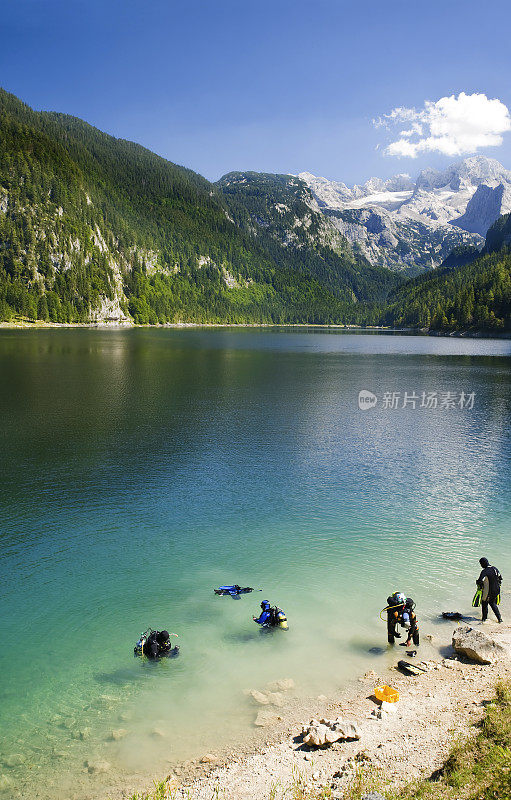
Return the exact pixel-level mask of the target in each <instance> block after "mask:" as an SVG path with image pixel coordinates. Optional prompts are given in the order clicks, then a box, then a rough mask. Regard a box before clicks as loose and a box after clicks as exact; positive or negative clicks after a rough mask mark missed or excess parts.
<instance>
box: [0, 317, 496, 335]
mask: <svg viewBox="0 0 511 800" xmlns="http://www.w3.org/2000/svg"><path fill="white" fill-rule="evenodd" d="M80 328H83V329H99V330H115V331H119V330H132V329H134V328H154V329H161V328H175V329H178V330H179V329H186V328H188V329H189V328H319V329H321V330H344V331H361V332H363V331H375V332H381V333H397V334H413V335H417V336H438V337H442V338H446V337H447V338H451V339H511V331H503V332H502V333H499V332H496V331H484V330H480V331H479V330H463V331H430V330H427V329H424V328H392V327H390V326H387V325H354V324H342V323H335V322H328V323H322V322H164V323H162V324H157V325H152V324H146V325H141V324H137V323H134V322H113V321H112V322H43V321H42V320H28V319H27V320H15V321H11V322H0V330H52V329H80Z"/></svg>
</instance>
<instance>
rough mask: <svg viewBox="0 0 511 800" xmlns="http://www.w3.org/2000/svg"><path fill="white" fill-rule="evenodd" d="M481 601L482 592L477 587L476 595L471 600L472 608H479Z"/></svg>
mask: <svg viewBox="0 0 511 800" xmlns="http://www.w3.org/2000/svg"><path fill="white" fill-rule="evenodd" d="M482 599H483V590H482V589H481V588H480V587H479V586H478V587H477V589H476V593H475V595H474V597H473V599H472V608H479V606H480V605H481V600H482Z"/></svg>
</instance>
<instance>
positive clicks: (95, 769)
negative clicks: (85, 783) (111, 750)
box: [85, 759, 110, 775]
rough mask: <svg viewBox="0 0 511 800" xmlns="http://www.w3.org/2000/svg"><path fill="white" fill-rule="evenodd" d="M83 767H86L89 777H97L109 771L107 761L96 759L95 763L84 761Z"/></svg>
mask: <svg viewBox="0 0 511 800" xmlns="http://www.w3.org/2000/svg"><path fill="white" fill-rule="evenodd" d="M85 766H86V767H87V770H88V771H89V772H90V774H91V775H92V774H97V775H99V774H102V773H104V772H108V770H109V769H110V764H109V763H108V761H102V760H101V759H98V760H97V761H86V762H85Z"/></svg>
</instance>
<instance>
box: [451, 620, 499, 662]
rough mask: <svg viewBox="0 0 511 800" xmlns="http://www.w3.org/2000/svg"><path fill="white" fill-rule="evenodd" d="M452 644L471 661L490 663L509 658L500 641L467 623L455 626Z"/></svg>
mask: <svg viewBox="0 0 511 800" xmlns="http://www.w3.org/2000/svg"><path fill="white" fill-rule="evenodd" d="M452 646H453V647H454V649H455V650H456V652H457V653H461V654H462V655H464V656H467V658H470V659H471V660H472V661H478V662H479V663H480V664H492V663H493V662H494V661H498V660H500V659H503V658H509V655H510V654H509V651H508V650H507V648H506V647H504V646H503V645H502V644H500V642H498V641H496V640H495V639H493V638H492V637H491V636H488V635H487V634H486V633H485V632H484V631H481V630H477V629H476V628H471V627H470V626H469V625H465V626H463V627H460V628H457V629H456V630H455V631H454V633H453V637H452Z"/></svg>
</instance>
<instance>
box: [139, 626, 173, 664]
mask: <svg viewBox="0 0 511 800" xmlns="http://www.w3.org/2000/svg"><path fill="white" fill-rule="evenodd" d="M171 650H172V645H171V643H170V634H169V632H168V631H152V633H150V634H149V636H148V637H147V639H146V640H145V642H144V644H143V647H142V652H143V654H144V655H145V656H147V657H148V658H160V656H165V655H167V654H168V653H169V652H170V651H171Z"/></svg>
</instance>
